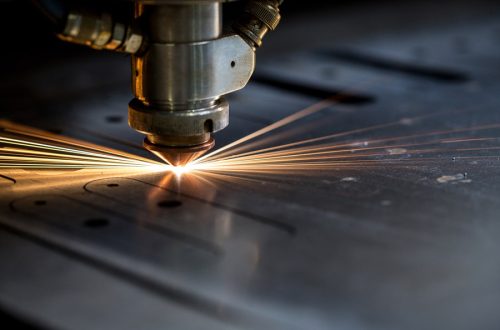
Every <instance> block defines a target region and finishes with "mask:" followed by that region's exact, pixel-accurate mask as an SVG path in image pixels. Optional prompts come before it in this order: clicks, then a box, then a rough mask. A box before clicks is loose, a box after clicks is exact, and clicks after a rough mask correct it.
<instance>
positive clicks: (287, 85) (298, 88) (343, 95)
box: [253, 74, 375, 105]
mask: <svg viewBox="0 0 500 330" xmlns="http://www.w3.org/2000/svg"><path fill="white" fill-rule="evenodd" d="M253 81H254V82H256V83H258V84H261V85H266V86H270V87H273V88H277V89H281V90H284V91H287V92H291V93H296V94H301V95H305V96H309V97H314V98H319V99H327V98H336V99H337V102H338V103H339V104H359V105H361V104H369V103H372V102H374V101H375V98H374V97H373V96H370V95H365V94H359V93H355V92H350V91H344V90H340V89H338V90H337V89H333V88H329V87H325V86H315V85H309V84H306V83H303V82H297V81H292V80H285V79H284V78H279V77H272V76H268V75H263V74H256V75H254V77H253Z"/></svg>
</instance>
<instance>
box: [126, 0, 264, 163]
mask: <svg viewBox="0 0 500 330" xmlns="http://www.w3.org/2000/svg"><path fill="white" fill-rule="evenodd" d="M136 15H137V19H138V20H140V21H142V22H143V25H144V31H145V33H146V35H148V44H147V45H146V46H145V47H144V50H143V51H142V52H140V53H138V54H135V55H133V56H132V72H133V75H132V76H133V77H132V79H133V92H134V95H135V99H134V100H132V102H130V104H129V123H130V126H131V127H132V128H134V129H136V130H138V131H140V132H142V133H144V134H146V135H147V138H148V139H149V142H151V143H157V142H158V141H162V144H161V148H165V147H168V150H171V151H172V150H175V149H172V148H170V147H174V146H181V147H182V146H186V147H187V146H192V145H193V144H194V142H197V143H198V144H200V145H205V144H206V142H208V141H209V139H210V134H211V133H215V132H217V131H219V130H221V129H223V128H224V127H226V126H227V125H228V123H229V116H228V111H229V105H228V103H227V102H226V101H225V100H223V99H222V96H223V95H225V94H228V93H231V92H234V91H236V90H239V89H241V88H243V87H244V86H245V85H246V84H247V82H248V80H249V79H250V76H251V74H252V73H253V70H254V66H255V55H254V53H253V50H252V49H251V48H250V47H249V46H248V45H247V44H246V43H245V42H244V41H243V39H241V37H239V36H238V35H229V36H224V37H222V36H221V34H222V17H221V15H222V12H221V4H220V3H219V2H215V1H213V2H207V3H198V4H192V3H188V4H182V5H181V4H170V3H168V4H162V5H158V4H156V5H144V4H142V5H140V6H138V8H137V12H136ZM186 141H188V142H186ZM182 150H186V149H182ZM205 150H206V148H205ZM182 154H184V152H182ZM195 154H198V153H195ZM193 155H194V154H193ZM174 158H175V157H174Z"/></svg>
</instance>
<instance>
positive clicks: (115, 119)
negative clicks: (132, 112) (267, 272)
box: [106, 116, 123, 124]
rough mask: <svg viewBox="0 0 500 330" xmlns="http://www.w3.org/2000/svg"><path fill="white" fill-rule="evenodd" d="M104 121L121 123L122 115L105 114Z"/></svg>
mask: <svg viewBox="0 0 500 330" xmlns="http://www.w3.org/2000/svg"><path fill="white" fill-rule="evenodd" d="M106 121H107V122H108V123H113V124H116V123H121V122H122V121H123V117H122V116H107V117H106Z"/></svg>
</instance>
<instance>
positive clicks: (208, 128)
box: [203, 119, 214, 133]
mask: <svg viewBox="0 0 500 330" xmlns="http://www.w3.org/2000/svg"><path fill="white" fill-rule="evenodd" d="M203 126H204V128H205V132H208V133H211V132H213V131H214V122H213V121H212V119H207V120H205V123H204V124H203Z"/></svg>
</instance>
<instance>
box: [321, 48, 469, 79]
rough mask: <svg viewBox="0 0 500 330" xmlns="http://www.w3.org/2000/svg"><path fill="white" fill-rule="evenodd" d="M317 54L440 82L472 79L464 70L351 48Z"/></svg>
mask: <svg viewBox="0 0 500 330" xmlns="http://www.w3.org/2000/svg"><path fill="white" fill-rule="evenodd" d="M316 55H318V56H321V57H322V58H326V59H333V60H338V61H342V62H346V63H350V64H354V65H359V66H364V67H370V68H375V69H379V70H384V71H390V72H395V73H403V74H406V75H410V76H413V77H417V78H424V79H429V80H434V81H440V82H447V83H462V82H466V81H468V80H470V79H469V77H468V76H467V75H466V74H465V73H463V72H458V71H455V70H450V69H443V68H436V67H430V66H424V65H419V64H414V63H407V62H403V61H401V60H396V59H389V58H385V57H380V56H374V55H371V54H363V53H360V52H357V51H351V50H320V51H317V52H316Z"/></svg>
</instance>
